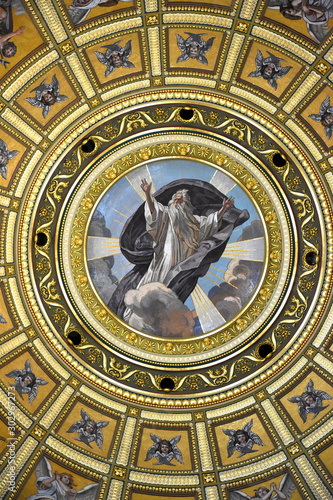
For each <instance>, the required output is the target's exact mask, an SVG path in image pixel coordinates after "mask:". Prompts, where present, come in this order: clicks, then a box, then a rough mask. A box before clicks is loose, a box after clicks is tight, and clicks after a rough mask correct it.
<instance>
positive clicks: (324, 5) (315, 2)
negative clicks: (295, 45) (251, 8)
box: [268, 0, 333, 43]
mask: <svg viewBox="0 0 333 500" xmlns="http://www.w3.org/2000/svg"><path fill="white" fill-rule="evenodd" d="M268 8H271V9H279V10H280V12H281V14H282V15H283V16H284V17H285V18H286V19H289V20H292V21H300V20H304V21H305V22H306V27H307V30H308V32H309V35H310V36H311V37H312V38H313V39H314V40H315V41H316V42H318V43H322V42H323V41H324V40H325V38H326V37H327V35H328V33H329V27H328V20H329V19H330V18H331V17H333V0H269V2H268Z"/></svg>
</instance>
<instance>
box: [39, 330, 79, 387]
mask: <svg viewBox="0 0 333 500" xmlns="http://www.w3.org/2000/svg"><path fill="white" fill-rule="evenodd" d="M34 346H35V347H36V349H37V350H38V352H39V354H40V355H41V356H43V358H44V359H45V360H46V361H47V362H48V364H49V365H50V366H52V368H53V370H55V371H56V372H57V373H58V374H59V375H60V376H61V377H62V378H64V379H66V380H68V379H69V377H70V374H69V373H68V371H67V370H65V369H64V368H63V367H62V366H61V365H60V364H59V363H58V361H57V360H56V359H55V357H54V355H51V354H50V353H49V351H48V350H47V349H46V347H45V346H44V344H43V343H42V342H41V341H40V339H36V340H34Z"/></svg>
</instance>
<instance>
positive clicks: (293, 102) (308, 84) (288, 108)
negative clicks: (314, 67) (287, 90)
mask: <svg viewBox="0 0 333 500" xmlns="http://www.w3.org/2000/svg"><path fill="white" fill-rule="evenodd" d="M320 79H321V76H320V75H318V73H316V72H315V71H311V73H310V74H309V76H307V77H306V78H305V80H304V82H302V84H301V85H300V86H299V87H298V89H297V90H296V92H294V93H293V95H292V97H291V98H290V99H289V101H287V103H286V104H285V105H284V106H283V108H282V109H283V111H285V112H286V113H291V112H292V111H294V109H295V108H296V106H298V104H299V103H300V102H301V100H302V99H304V97H306V96H307V94H308V93H309V92H310V91H311V90H312V89H313V87H314V86H315V85H316V84H317V83H318V82H319V80H320Z"/></svg>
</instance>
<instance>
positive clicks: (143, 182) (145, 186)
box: [141, 179, 152, 194]
mask: <svg viewBox="0 0 333 500" xmlns="http://www.w3.org/2000/svg"><path fill="white" fill-rule="evenodd" d="M151 185H152V183H150V184H148V182H147V181H146V179H141V189H142V191H143V192H144V193H146V194H148V193H150V190H151Z"/></svg>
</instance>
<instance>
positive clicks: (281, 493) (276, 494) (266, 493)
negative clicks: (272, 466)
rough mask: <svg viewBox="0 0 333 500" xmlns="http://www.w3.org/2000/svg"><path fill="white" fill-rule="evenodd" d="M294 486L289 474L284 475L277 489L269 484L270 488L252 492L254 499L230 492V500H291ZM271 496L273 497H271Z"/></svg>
mask: <svg viewBox="0 0 333 500" xmlns="http://www.w3.org/2000/svg"><path fill="white" fill-rule="evenodd" d="M295 488H296V487H295V484H294V481H293V480H292V478H291V476H290V474H288V473H287V474H285V475H284V476H283V478H282V479H281V481H280V484H279V487H277V486H276V484H275V483H271V484H270V488H269V489H268V488H266V486H260V487H259V488H257V489H256V490H254V497H250V496H249V495H248V494H247V493H244V492H243V491H240V490H239V491H231V492H230V493H229V497H230V500H245V499H246V500H291V498H292V497H293V493H294V491H295ZM272 495H273V497H272Z"/></svg>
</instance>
